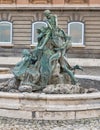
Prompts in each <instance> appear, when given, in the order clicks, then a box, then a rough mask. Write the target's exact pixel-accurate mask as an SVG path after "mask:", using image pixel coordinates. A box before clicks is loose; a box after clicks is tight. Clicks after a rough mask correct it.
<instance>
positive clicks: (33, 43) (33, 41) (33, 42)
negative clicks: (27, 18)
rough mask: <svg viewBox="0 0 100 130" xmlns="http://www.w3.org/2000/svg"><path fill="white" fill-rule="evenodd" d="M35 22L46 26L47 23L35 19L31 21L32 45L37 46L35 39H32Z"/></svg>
mask: <svg viewBox="0 0 100 130" xmlns="http://www.w3.org/2000/svg"><path fill="white" fill-rule="evenodd" d="M37 23H44V24H45V25H46V26H47V23H46V22H44V21H36V22H33V23H32V45H34V46H37V44H38V43H37V42H35V40H34V34H35V32H34V26H35V24H37Z"/></svg>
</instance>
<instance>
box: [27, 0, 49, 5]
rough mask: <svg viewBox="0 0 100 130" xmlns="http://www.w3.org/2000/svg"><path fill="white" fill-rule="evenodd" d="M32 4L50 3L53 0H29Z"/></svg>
mask: <svg viewBox="0 0 100 130" xmlns="http://www.w3.org/2000/svg"><path fill="white" fill-rule="evenodd" d="M29 3H31V4H49V3H52V0H29Z"/></svg>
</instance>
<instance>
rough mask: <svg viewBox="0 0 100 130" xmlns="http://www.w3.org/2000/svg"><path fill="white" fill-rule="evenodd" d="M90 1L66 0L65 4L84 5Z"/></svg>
mask: <svg viewBox="0 0 100 130" xmlns="http://www.w3.org/2000/svg"><path fill="white" fill-rule="evenodd" d="M88 1H89V0H65V3H69V4H81V3H82V4H83V3H88Z"/></svg>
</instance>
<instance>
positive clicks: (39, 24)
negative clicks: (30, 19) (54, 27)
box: [32, 21, 47, 46]
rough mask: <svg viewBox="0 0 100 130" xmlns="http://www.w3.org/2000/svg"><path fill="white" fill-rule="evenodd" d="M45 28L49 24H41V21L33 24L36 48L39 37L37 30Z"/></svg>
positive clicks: (33, 39) (33, 38)
mask: <svg viewBox="0 0 100 130" xmlns="http://www.w3.org/2000/svg"><path fill="white" fill-rule="evenodd" d="M43 26H44V27H46V26H47V24H46V23H45V22H41V21H38V22H34V23H33V24H32V44H33V45H34V46H36V45H37V37H38V33H37V29H40V28H41V27H43Z"/></svg>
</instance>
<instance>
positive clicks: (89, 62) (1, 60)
mask: <svg viewBox="0 0 100 130" xmlns="http://www.w3.org/2000/svg"><path fill="white" fill-rule="evenodd" d="M20 60H21V57H0V65H15V64H16V63H18V62H19V61H20ZM67 60H68V62H69V64H70V65H71V66H74V65H75V64H78V65H80V66H84V67H100V59H86V58H68V59H67Z"/></svg>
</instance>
